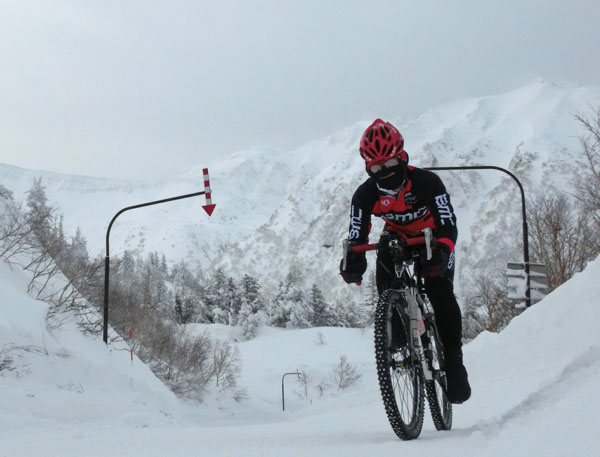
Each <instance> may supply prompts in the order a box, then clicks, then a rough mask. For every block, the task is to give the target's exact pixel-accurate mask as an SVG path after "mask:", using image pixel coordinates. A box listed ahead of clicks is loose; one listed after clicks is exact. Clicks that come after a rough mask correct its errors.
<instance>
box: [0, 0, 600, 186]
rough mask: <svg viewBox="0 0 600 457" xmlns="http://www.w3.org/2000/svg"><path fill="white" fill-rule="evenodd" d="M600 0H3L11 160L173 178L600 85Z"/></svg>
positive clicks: (6, 145)
mask: <svg viewBox="0 0 600 457" xmlns="http://www.w3.org/2000/svg"><path fill="white" fill-rule="evenodd" d="M599 28H600V2H599V1H598V0H573V1H568V0H564V1H553V0H534V1H531V0H520V1H514V0H496V1H481V0H477V1H476V0H454V1H450V0H447V1H446V0H438V1H415V0H411V1H408V0H394V1H378V0H368V1H353V0H343V1H327V0H320V1H313V0H294V1H287V0H265V1H261V0H252V1H249V0H248V1H230V0H218V1H217V0H214V1H208V0H203V1H202V0H197V1H191V0H179V1H178V0H170V1H157V0H137V1H134V0H70V1H67V0H52V1H49V0H37V1H35V0H30V1H27V0H0V129H1V130H0V132H1V134H0V162H3V163H9V164H12V165H17V166H21V167H25V168H39V169H46V170H53V171H60V172H64V173H77V174H85V175H91V176H104V177H126V178H149V179H157V178H169V177H175V176H178V175H179V174H181V173H184V172H185V171H186V170H187V169H189V168H190V167H192V166H195V165H202V164H203V163H204V162H206V160H207V159H209V158H213V157H219V156H223V155H227V154H229V153H231V152H234V151H236V150H240V149H244V148H248V147H252V146H261V147H273V148H275V149H279V150H285V149H286V148H292V147H295V146H298V145H299V144H302V143H304V142H306V141H310V140H313V139H316V138H319V137H321V136H324V135H327V134H329V133H333V132H335V131H336V130H338V129H340V128H344V127H347V126H350V125H352V124H353V123H355V122H357V121H360V120H367V119H372V118H375V117H383V118H390V117H396V116H403V115H410V114H419V113H421V112H423V111H425V110H426V109H427V108H429V107H431V106H435V105H437V104H440V103H444V102H447V101H451V100H455V99H458V98H462V97H466V96H482V95H491V94H496V93H502V92H506V91H509V90H512V89H515V88H517V87H520V86H523V85H525V84H528V83H530V82H531V81H532V80H533V78H535V77H537V76H541V77H543V78H544V79H547V80H552V81H572V82H575V83H580V84H583V85H600V51H599V49H600V32H599V31H598V30H599Z"/></svg>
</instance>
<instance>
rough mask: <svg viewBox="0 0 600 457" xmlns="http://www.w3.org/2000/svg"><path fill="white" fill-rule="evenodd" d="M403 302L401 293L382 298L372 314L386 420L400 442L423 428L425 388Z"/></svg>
mask: <svg viewBox="0 0 600 457" xmlns="http://www.w3.org/2000/svg"><path fill="white" fill-rule="evenodd" d="M406 309H407V303H406V299H405V298H404V296H403V295H402V293H401V292H400V291H397V290H394V289H388V290H386V291H384V292H383V294H381V297H380V298H379V302H378V303H377V308H376V311H375V362H376V365H377V376H378V379H379V388H380V390H381V396H382V399H383V405H384V407H385V412H386V414H387V417H388V420H389V422H390V425H391V426H392V429H393V430H394V432H395V433H396V435H397V436H398V437H399V438H400V439H402V440H412V439H415V438H417V437H418V436H419V434H420V433H421V429H422V427H423V415H424V398H425V397H424V386H423V376H422V373H421V367H420V366H419V361H418V358H417V356H416V354H415V351H414V348H413V344H412V340H411V336H410V331H409V328H410V327H409V325H408V317H407V315H406V313H405V310H406Z"/></svg>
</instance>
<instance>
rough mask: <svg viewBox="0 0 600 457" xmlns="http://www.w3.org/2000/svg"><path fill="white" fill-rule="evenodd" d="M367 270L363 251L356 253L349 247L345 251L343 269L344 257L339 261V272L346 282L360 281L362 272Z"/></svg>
mask: <svg viewBox="0 0 600 457" xmlns="http://www.w3.org/2000/svg"><path fill="white" fill-rule="evenodd" d="M366 270H367V259H366V257H365V254H364V253H360V254H357V253H355V252H352V250H351V249H349V250H348V252H347V253H346V269H345V270H344V259H342V260H341V262H340V274H341V275H342V278H343V279H344V281H346V282H347V283H348V284H352V283H354V282H361V281H362V277H363V274H364V273H365V271H366Z"/></svg>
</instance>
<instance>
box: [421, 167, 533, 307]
mask: <svg viewBox="0 0 600 457" xmlns="http://www.w3.org/2000/svg"><path fill="white" fill-rule="evenodd" d="M425 170H498V171H501V172H503V173H506V174H507V175H509V176H510V177H511V178H512V179H514V181H515V182H516V183H517V185H518V186H519V190H520V191H521V211H522V213H523V260H524V263H525V278H526V281H527V289H526V290H525V306H527V307H529V306H531V281H530V279H529V230H528V229H527V213H526V211H525V191H524V190H523V185H522V184H521V181H519V179H518V178H517V177H516V176H515V175H514V174H512V173H511V172H510V171H508V170H506V169H505V168H502V167H496V166H493V165H474V166H465V167H426V168H425Z"/></svg>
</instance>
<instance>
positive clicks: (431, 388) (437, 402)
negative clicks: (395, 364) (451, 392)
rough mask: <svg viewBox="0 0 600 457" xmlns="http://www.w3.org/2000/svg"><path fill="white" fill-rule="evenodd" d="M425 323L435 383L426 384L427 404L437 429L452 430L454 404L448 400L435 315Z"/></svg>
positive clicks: (442, 354)
mask: <svg viewBox="0 0 600 457" xmlns="http://www.w3.org/2000/svg"><path fill="white" fill-rule="evenodd" d="M425 321H426V326H427V335H428V340H429V348H427V349H426V350H427V351H431V353H430V354H427V355H428V356H429V360H430V363H431V366H430V369H431V370H432V371H433V381H427V382H426V383H425V390H426V393H427V403H429V410H430V412H431V418H432V419H433V424H434V425H435V428H436V429H437V430H450V429H451V428H452V404H451V403H450V402H449V401H448V399H447V398H446V389H447V386H448V383H447V381H446V374H445V372H444V371H443V369H444V353H443V346H442V343H441V340H440V338H439V335H438V332H437V327H436V325H435V318H434V316H433V314H430V315H429V316H427V317H426V318H425Z"/></svg>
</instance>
